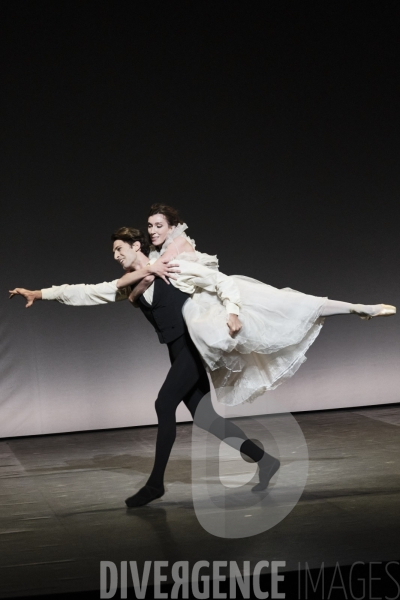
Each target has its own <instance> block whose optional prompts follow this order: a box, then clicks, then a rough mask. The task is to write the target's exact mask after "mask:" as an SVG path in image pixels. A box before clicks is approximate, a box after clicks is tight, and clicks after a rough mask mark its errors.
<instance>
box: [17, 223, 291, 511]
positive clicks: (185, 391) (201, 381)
mask: <svg viewBox="0 0 400 600" xmlns="http://www.w3.org/2000/svg"><path fill="white" fill-rule="evenodd" d="M123 230H124V232H122V230H121V229H120V230H118V231H117V232H116V233H115V234H113V236H112V240H113V242H114V244H113V251H114V257H115V258H116V260H118V262H119V263H120V264H121V265H122V266H123V267H124V268H125V269H133V270H140V269H142V268H143V267H145V266H146V265H147V264H148V253H149V248H148V244H147V241H146V238H145V236H144V235H143V233H142V232H140V230H137V229H132V228H123ZM127 230H128V231H127ZM150 285H152V286H153V290H152V291H153V295H152V299H151V302H149V301H147V300H146V298H145V297H144V296H143V294H145V293H146V290H147V288H148V287H149V286H150ZM10 294H11V295H10V297H12V296H13V295H16V294H19V295H22V296H24V297H25V298H26V300H27V304H26V306H28V307H29V306H31V305H32V304H33V302H34V301H35V300H41V299H44V300H58V301H59V302H63V303H66V304H70V305H71V304H72V305H75V306H77V305H82V304H83V305H90V304H99V303H100V304H103V303H105V302H113V301H116V300H119V299H124V298H126V297H127V296H128V295H129V299H130V301H131V302H132V303H134V304H135V305H136V306H139V308H140V309H141V311H142V312H143V314H144V315H145V317H146V318H147V319H148V320H149V321H150V323H151V324H152V325H153V327H154V328H155V330H156V332H157V335H158V339H159V341H160V342H161V343H162V344H167V346H168V352H169V356H170V360H171V368H170V370H169V372H168V374H167V377H166V379H165V381H164V383H163V385H162V387H161V389H160V391H159V394H158V396H157V399H156V402H155V408H156V412H157V418H158V432H157V442H156V454H155V461H154V466H153V470H152V472H151V474H150V477H149V479H148V481H147V482H146V484H145V486H144V487H142V488H141V489H140V490H139V491H138V492H137V493H136V494H134V495H133V496H131V497H129V498H127V500H126V501H125V502H126V504H127V506H128V507H129V508H133V507H138V506H143V505H145V504H148V503H149V502H151V501H152V500H155V499H156V498H160V497H161V496H163V494H164V492H165V490H164V472H165V468H166V466H167V463H168V459H169V456H170V453H171V449H172V446H173V444H174V441H175V437H176V417H175V412H176V409H177V407H178V405H179V404H180V402H182V401H183V402H184V403H185V404H186V406H187V408H188V409H189V411H190V413H191V415H192V417H194V415H195V412H196V409H197V407H198V405H199V403H200V401H201V400H202V399H203V402H207V403H208V406H207V410H206V411H201V412H202V414H203V415H206V416H205V417H204V416H203V417H202V419H203V421H202V422H199V421H198V420H196V423H197V425H199V426H200V427H202V428H204V429H206V430H208V431H210V432H211V433H212V434H214V435H216V436H217V437H218V438H219V439H221V440H225V439H226V438H230V439H231V440H232V439H236V440H239V441H240V444H239V446H238V447H237V449H238V450H240V451H241V452H242V453H243V454H245V455H247V456H249V457H250V458H251V459H252V460H253V461H255V462H258V464H259V477H260V482H259V483H258V484H257V485H256V486H255V487H254V488H253V490H254V491H261V490H264V489H266V487H267V486H268V483H269V480H270V479H271V477H272V476H273V475H274V474H275V473H276V471H277V470H278V468H279V465H280V463H279V461H278V460H277V459H275V458H274V457H272V456H270V455H269V454H267V453H266V452H264V451H263V450H261V449H260V448H259V447H258V446H257V445H256V444H255V443H254V442H252V441H251V440H249V439H248V438H247V436H246V435H245V433H244V432H243V431H242V430H241V429H240V428H239V427H238V426H237V425H235V424H234V423H232V422H231V421H229V420H228V419H224V418H223V417H220V416H219V415H218V414H217V413H216V412H215V410H214V408H213V406H212V403H211V400H210V395H209V393H208V392H209V391H210V384H209V381H208V377H207V373H206V370H205V368H204V365H203V363H202V360H201V357H200V355H199V353H198V351H197V349H196V347H195V345H194V343H193V341H192V340H191V338H190V336H189V333H188V330H187V327H186V324H185V321H184V319H183V315H182V307H183V305H184V303H185V302H186V301H187V300H188V298H189V295H188V294H186V293H184V292H182V291H180V290H179V289H177V288H176V287H175V286H173V285H170V284H168V282H167V280H166V279H165V280H163V279H162V278H160V277H156V278H154V276H152V275H150V276H147V277H145V278H143V279H141V280H140V282H139V283H138V284H137V285H136V287H135V288H134V289H133V290H130V289H127V290H126V289H125V290H118V289H117V286H116V283H115V282H110V283H106V282H105V283H103V284H97V285H85V284H79V285H63V286H53V288H48V289H43V290H36V291H30V290H26V289H23V288H15V289H14V290H11V291H10Z"/></svg>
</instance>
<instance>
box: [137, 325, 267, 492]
mask: <svg viewBox="0 0 400 600" xmlns="http://www.w3.org/2000/svg"><path fill="white" fill-rule="evenodd" d="M168 350H169V356H170V359H171V368H170V370H169V372H168V375H167V377H166V379H165V381H164V383H163V385H162V387H161V389H160V392H159V394H158V397H157V400H156V403H155V407H156V412H157V417H158V432H157V443H156V456H155V461H154V467H153V470H152V472H151V475H150V477H149V479H148V481H147V485H149V486H151V487H154V488H160V487H161V486H162V485H163V479H164V471H165V468H166V466H167V462H168V459H169V455H170V453H171V449H172V446H173V444H174V441H175V437H176V417H175V412H176V409H177V407H178V405H179V403H180V402H182V401H183V402H184V403H185V404H186V406H187V407H188V409H189V411H190V413H191V415H192V417H194V414H195V412H196V408H197V406H198V404H199V402H200V400H201V399H202V398H203V396H204V395H205V394H207V393H208V392H209V391H210V384H209V381H208V377H207V374H206V371H205V368H204V366H203V364H202V361H201V358H200V355H199V353H198V351H197V349H196V347H195V345H194V344H193V342H192V340H191V338H190V336H189V334H188V333H187V332H186V334H184V335H182V336H181V337H179V338H178V339H176V340H174V341H173V342H171V343H169V344H168ZM208 402H209V404H210V405H209V407H208V408H209V410H208V411H207V413H208V414H209V415H211V419H210V423H212V424H211V426H210V427H209V426H208V424H207V423H203V424H199V425H200V426H201V427H202V428H204V429H208V430H209V431H210V432H211V433H212V434H213V435H215V436H217V437H218V438H219V439H220V440H224V439H225V438H227V437H233V438H239V439H241V440H243V442H244V443H243V444H242V445H241V448H240V450H241V451H242V452H243V453H244V454H246V455H247V456H249V457H250V458H252V459H253V460H254V461H257V462H258V461H259V460H261V458H262V457H263V456H264V452H263V451H262V450H261V449H260V448H259V447H258V446H257V445H256V444H254V443H253V442H252V441H250V440H248V438H247V436H246V434H245V433H244V432H243V431H242V430H241V429H240V427H238V426H237V425H235V424H234V423H232V422H231V421H229V419H224V418H223V417H220V416H218V415H217V413H216V412H215V410H214V408H213V406H212V403H211V399H210V397H208Z"/></svg>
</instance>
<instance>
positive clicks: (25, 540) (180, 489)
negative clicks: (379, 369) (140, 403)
mask: <svg viewBox="0 0 400 600" xmlns="http://www.w3.org/2000/svg"><path fill="white" fill-rule="evenodd" d="M273 418H276V417H275V416H271V417H257V419H258V421H262V420H264V422H265V425H266V427H268V423H269V422H270V421H269V420H270V419H273ZM295 418H296V420H297V422H298V423H299V425H300V427H301V429H302V431H303V434H304V437H305V439H306V442H307V446H308V452H309V459H310V460H309V475H308V480H307V484H306V487H305V489H304V492H303V494H302V496H301V498H300V501H299V502H298V503H297V505H296V506H295V507H294V509H293V510H292V511H291V512H290V514H289V515H288V516H287V517H286V518H285V519H284V520H283V521H281V522H280V523H279V524H277V525H276V526H275V527H273V528H272V529H270V530H268V531H266V532H264V533H260V534H258V535H255V536H253V537H247V538H239V539H234V538H233V539H224V538H220V537H215V536H214V535H212V534H210V533H207V531H205V530H204V529H203V528H202V526H201V525H200V523H199V521H198V519H197V517H196V514H195V511H194V507H193V501H192V487H191V485H192V479H191V477H192V473H191V459H190V456H191V435H192V425H191V424H180V425H178V433H177V440H176V443H175V446H174V449H173V453H172V456H171V459H170V462H169V465H168V468H167V473H166V483H167V493H166V495H165V496H164V497H163V498H162V499H160V500H156V501H155V502H153V503H152V504H150V505H147V506H146V507H142V508H140V509H134V510H128V509H127V508H126V506H125V504H124V499H125V498H126V497H127V496H130V495H132V494H133V493H134V492H135V491H136V490H137V489H139V487H141V485H142V484H143V483H144V482H145V480H146V477H147V475H148V474H149V472H150V470H151V467H152V463H153V455H154V446H155V439H156V433H157V428H156V427H144V428H132V429H122V430H121V429H120V430H112V431H102V432H89V433H74V434H63V435H51V436H43V437H31V438H18V439H10V440H8V441H5V440H3V441H1V442H0V469H1V470H0V476H1V479H0V481H1V483H0V486H1V487H0V494H1V495H0V504H1V515H0V520H1V529H0V533H1V535H0V544H1V570H0V574H1V578H0V581H1V584H0V586H1V588H0V597H2V598H6V597H17V596H28V595H36V594H44V593H56V592H74V591H81V590H95V589H98V588H99V582H100V561H102V560H106V561H113V562H114V563H117V564H118V563H120V562H121V561H137V563H138V565H139V570H140V566H141V565H142V564H143V563H144V561H146V560H152V561H155V560H162V561H169V562H170V563H173V562H175V561H178V560H188V561H189V562H190V564H194V563H195V562H196V561H199V560H207V561H212V560H228V561H229V560H232V561H236V562H237V563H238V564H239V565H240V563H241V561H243V560H247V561H251V564H252V565H253V566H254V565H255V564H256V563H257V562H258V561H260V560H268V561H272V560H280V561H286V570H287V571H293V570H297V569H298V567H299V563H300V567H304V565H305V563H307V564H308V567H309V568H312V567H320V566H321V563H324V564H325V566H329V565H335V563H336V562H339V563H340V565H349V564H352V563H354V562H355V561H364V562H370V561H388V560H395V559H398V558H399V556H400V541H399V540H400V511H399V506H400V471H399V464H400V460H399V459H400V456H399V451H400V435H399V434H400V430H399V427H400V406H399V405H391V406H387V405H386V406H385V407H372V408H365V409H360V408H358V409H346V410H334V411H325V412H313V413H298V414H296V415H295ZM245 421H246V419H240V423H241V425H242V426H243V428H244V429H245V425H246V423H245ZM291 460H292V461H293V458H291V457H288V456H286V457H285V456H283V457H282V465H283V466H284V465H285V464H288V463H290V461H291ZM233 462H235V461H233ZM235 464H236V465H239V466H240V465H242V468H244V469H246V468H250V467H251V466H254V465H250V466H249V464H248V463H245V461H243V460H242V459H241V458H240V456H239V458H238V460H236V463H235ZM193 483H194V484H195V485H201V481H197V482H196V481H194V482H193Z"/></svg>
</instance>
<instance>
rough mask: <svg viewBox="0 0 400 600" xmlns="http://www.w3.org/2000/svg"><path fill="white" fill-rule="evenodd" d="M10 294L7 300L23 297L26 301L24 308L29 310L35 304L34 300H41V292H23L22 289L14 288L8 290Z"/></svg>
mask: <svg viewBox="0 0 400 600" xmlns="http://www.w3.org/2000/svg"><path fill="white" fill-rule="evenodd" d="M8 291H9V292H10V295H9V298H12V297H13V296H23V297H24V298H25V300H26V305H25V308H29V307H30V306H32V304H33V303H34V302H35V300H41V299H42V292H41V290H35V291H31V290H25V289H24V288H15V289H14V290H8Z"/></svg>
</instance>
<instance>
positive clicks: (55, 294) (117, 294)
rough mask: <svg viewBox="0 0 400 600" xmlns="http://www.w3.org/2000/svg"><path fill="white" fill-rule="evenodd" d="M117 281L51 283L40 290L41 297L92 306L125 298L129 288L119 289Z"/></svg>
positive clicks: (76, 304) (74, 304) (72, 304)
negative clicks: (51, 285)
mask: <svg viewBox="0 0 400 600" xmlns="http://www.w3.org/2000/svg"><path fill="white" fill-rule="evenodd" d="M117 281H118V279H115V280H114V281H103V283H96V284H86V283H79V284H76V285H68V284H64V285H53V287H51V288H45V289H43V290H42V299H43V300H57V302H61V303H62V304H70V305H71V306H94V305H96V304H107V303H108V302H118V301H119V300H126V298H127V297H128V295H129V290H128V289H127V288H124V289H121V290H119V289H118V288H117Z"/></svg>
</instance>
